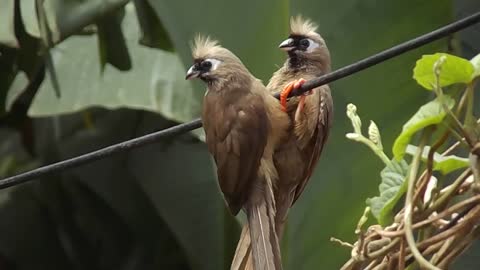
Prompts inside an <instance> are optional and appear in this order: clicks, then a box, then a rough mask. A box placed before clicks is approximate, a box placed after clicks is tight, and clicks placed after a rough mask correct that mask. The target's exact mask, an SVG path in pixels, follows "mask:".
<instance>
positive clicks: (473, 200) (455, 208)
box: [375, 195, 480, 237]
mask: <svg viewBox="0 0 480 270" xmlns="http://www.w3.org/2000/svg"><path fill="white" fill-rule="evenodd" d="M477 202H480V195H476V196H474V197H471V198H468V199H466V200H464V201H461V202H459V203H457V204H455V205H453V206H451V207H449V208H448V209H445V211H443V212H442V213H440V214H437V215H435V216H433V217H430V218H429V219H426V220H422V221H420V222H418V223H416V224H414V225H413V226H412V228H413V229H420V228H422V227H425V226H427V225H429V224H431V223H433V222H435V221H437V220H439V219H441V218H444V217H446V216H449V215H451V214H453V213H455V212H456V211H458V210H460V209H462V208H464V207H465V206H468V205H470V204H473V203H477ZM375 232H376V233H378V234H379V235H381V236H383V237H399V236H402V235H403V234H404V233H405V231H404V230H403V229H402V230H398V231H393V232H390V231H385V230H379V229H376V230H375Z"/></svg>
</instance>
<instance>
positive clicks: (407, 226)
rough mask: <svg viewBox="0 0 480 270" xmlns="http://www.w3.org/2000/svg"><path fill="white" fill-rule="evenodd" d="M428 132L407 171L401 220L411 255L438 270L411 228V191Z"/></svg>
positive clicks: (426, 266)
mask: <svg viewBox="0 0 480 270" xmlns="http://www.w3.org/2000/svg"><path fill="white" fill-rule="evenodd" d="M429 134H430V131H429V130H427V131H425V133H424V134H423V138H422V140H421V142H420V145H419V146H418V150H417V153H416V154H415V157H414V158H413V161H412V166H411V169H410V172H409V176H408V188H407V195H406V198H405V215H404V219H403V222H404V224H405V238H406V239H407V244H408V247H409V248H410V251H411V252H412V255H413V256H414V257H415V259H416V260H417V262H418V263H419V264H420V265H421V266H422V267H425V268H426V269H431V270H440V268H438V267H436V266H434V265H432V264H431V263H430V262H429V261H427V260H426V259H425V258H424V257H423V256H422V254H421V253H420V251H419V250H418V248H417V245H416V243H415V238H414V236H413V228H412V216H413V207H414V205H413V202H412V199H413V192H414V188H415V180H416V179H417V172H418V169H419V166H420V160H421V157H422V153H423V148H424V147H425V144H426V142H427V136H428V135H429Z"/></svg>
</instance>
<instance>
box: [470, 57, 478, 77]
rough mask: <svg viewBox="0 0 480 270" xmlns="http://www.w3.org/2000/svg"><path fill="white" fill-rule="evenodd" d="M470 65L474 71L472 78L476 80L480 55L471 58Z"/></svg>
mask: <svg viewBox="0 0 480 270" xmlns="http://www.w3.org/2000/svg"><path fill="white" fill-rule="evenodd" d="M470 63H472V65H473V67H474V69H475V72H474V73H473V76H472V77H473V78H476V77H478V76H480V54H477V56H475V57H473V58H472V59H471V60H470Z"/></svg>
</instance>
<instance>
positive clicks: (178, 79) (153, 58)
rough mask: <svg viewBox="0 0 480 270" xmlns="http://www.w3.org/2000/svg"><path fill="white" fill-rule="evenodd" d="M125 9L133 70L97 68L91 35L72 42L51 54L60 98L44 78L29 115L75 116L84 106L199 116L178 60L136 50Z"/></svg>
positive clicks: (157, 52) (161, 53)
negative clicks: (59, 87)
mask: <svg viewBox="0 0 480 270" xmlns="http://www.w3.org/2000/svg"><path fill="white" fill-rule="evenodd" d="M134 12H135V11H134V7H133V5H132V4H129V5H128V6H127V8H126V16H125V18H124V23H123V28H124V29H123V31H124V32H125V37H126V38H127V44H128V47H129V48H130V53H131V55H132V57H131V59H132V64H133V67H134V68H133V69H132V70H131V71H128V72H120V71H118V70H117V69H115V68H112V67H111V66H106V67H105V70H104V72H103V74H101V72H100V68H99V65H98V56H97V54H96V52H97V50H96V41H95V38H94V37H92V36H82V37H72V38H70V39H68V40H67V41H65V42H63V43H61V44H59V45H58V46H57V47H56V48H55V49H53V50H52V55H53V58H54V61H55V66H56V67H57V75H58V78H59V81H60V85H62V88H64V91H63V92H62V97H61V98H59V99H57V98H55V97H54V96H53V91H52V89H51V88H52V83H51V81H50V79H49V77H48V76H47V79H46V80H45V81H44V83H43V85H42V86H41V87H40V89H39V92H38V94H37V96H36V97H35V100H34V102H33V104H32V106H31V107H30V110H29V115H31V116H49V115H58V114H65V113H72V112H78V111H80V110H83V109H85V108H87V107H92V106H102V107H106V108H111V109H114V108H122V107H129V108H140V109H145V110H149V111H154V112H159V113H161V114H162V115H164V116H165V117H167V118H168V119H172V120H175V121H179V122H184V121H190V120H192V119H193V118H195V117H196V116H197V115H198V114H199V110H200V100H199V99H200V98H199V97H200V96H201V93H198V92H195V91H193V89H191V87H190V84H189V83H188V82H187V81H185V78H184V77H185V75H184V69H183V67H182V65H181V63H180V61H179V59H178V57H177V56H176V55H175V54H173V53H170V52H166V51H161V50H154V49H150V48H147V47H143V46H138V44H137V41H138V38H139V33H138V23H137V21H136V19H135V17H134V15H135V13H134Z"/></svg>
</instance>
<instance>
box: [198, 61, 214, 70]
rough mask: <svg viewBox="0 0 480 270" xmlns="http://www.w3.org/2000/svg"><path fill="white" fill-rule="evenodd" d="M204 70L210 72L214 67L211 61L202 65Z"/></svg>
mask: <svg viewBox="0 0 480 270" xmlns="http://www.w3.org/2000/svg"><path fill="white" fill-rule="evenodd" d="M200 65H201V67H202V69H203V70H208V69H210V68H211V67H212V62H210V61H203V62H202V63H201V64H200Z"/></svg>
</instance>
